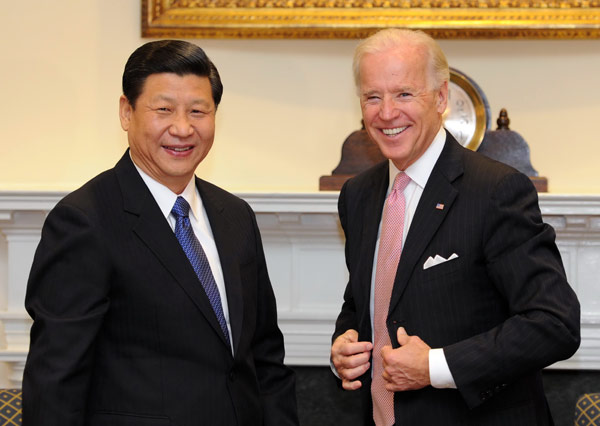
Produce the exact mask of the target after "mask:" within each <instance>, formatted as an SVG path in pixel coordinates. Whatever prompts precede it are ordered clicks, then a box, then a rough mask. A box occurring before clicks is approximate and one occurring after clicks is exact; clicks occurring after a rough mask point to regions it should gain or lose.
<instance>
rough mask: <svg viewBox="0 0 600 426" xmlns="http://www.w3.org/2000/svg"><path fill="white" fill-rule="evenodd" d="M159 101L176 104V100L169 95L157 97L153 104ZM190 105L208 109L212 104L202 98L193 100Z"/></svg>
mask: <svg viewBox="0 0 600 426" xmlns="http://www.w3.org/2000/svg"><path fill="white" fill-rule="evenodd" d="M157 101H165V102H175V99H173V98H172V97H170V96H167V95H160V94H159V95H156V96H155V97H154V98H153V99H152V102H157ZM190 105H204V106H207V107H210V106H211V104H210V102H209V101H207V100H206V99H202V98H197V99H193V100H192V102H190Z"/></svg>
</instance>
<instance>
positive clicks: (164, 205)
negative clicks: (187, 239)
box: [132, 160, 202, 220]
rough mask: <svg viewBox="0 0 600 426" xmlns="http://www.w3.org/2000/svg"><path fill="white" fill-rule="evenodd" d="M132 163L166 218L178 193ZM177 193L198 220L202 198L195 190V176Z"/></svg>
mask: <svg viewBox="0 0 600 426" xmlns="http://www.w3.org/2000/svg"><path fill="white" fill-rule="evenodd" d="M132 161H133V160H132ZM133 165H134V166H135V168H136V169H137V171H138V173H139V174H140V176H141V177H142V179H143V180H144V183H145V184H146V186H147V187H148V189H149V190H150V193H151V194H152V196H153V197H154V199H155V200H156V203H157V204H158V207H159V208H160V211H161V212H162V213H163V215H164V216H165V217H166V218H168V217H169V215H170V214H171V210H172V209H173V205H175V200H177V197H178V195H177V194H175V193H174V192H173V191H171V190H170V189H169V188H167V187H166V186H165V185H163V184H162V183H160V182H158V181H157V180H155V179H153V178H151V177H150V176H149V175H148V174H147V173H145V172H144V171H143V170H142V169H140V168H139V167H138V166H137V164H135V163H133ZM179 195H181V196H182V197H183V198H185V201H187V202H188V204H189V205H190V210H191V212H192V214H193V215H194V218H195V219H196V220H200V219H199V218H200V217H202V216H201V214H202V200H201V199H200V196H199V194H198V191H197V190H196V177H195V176H192V178H191V179H190V181H189V182H188V184H187V186H186V187H185V189H184V190H183V192H182V193H181V194H179Z"/></svg>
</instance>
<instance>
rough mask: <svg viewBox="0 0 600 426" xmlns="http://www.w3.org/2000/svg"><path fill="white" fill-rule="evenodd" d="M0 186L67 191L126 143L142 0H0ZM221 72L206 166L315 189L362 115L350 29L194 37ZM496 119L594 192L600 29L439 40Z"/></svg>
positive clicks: (214, 174) (567, 189)
mask: <svg viewBox="0 0 600 426" xmlns="http://www.w3.org/2000/svg"><path fill="white" fill-rule="evenodd" d="M0 8H1V10H2V14H3V18H4V19H3V25H2V26H0V53H1V55H2V67H0V93H2V98H3V99H2V102H0V117H1V118H0V120H1V123H2V125H1V126H0V137H1V140H0V144H1V145H0V146H1V151H0V190H70V189H73V188H75V187H77V186H79V185H80V184H82V183H83V182H84V181H86V180H87V179H89V178H91V177H92V176H94V175H96V174H97V173H99V172H100V171H102V170H104V169H106V168H108V167H111V166H112V165H113V164H114V163H115V162H116V161H117V160H118V158H119V157H120V155H121V154H122V152H123V151H124V149H125V147H126V138H125V135H124V133H123V132H122V131H121V129H120V126H119V122H118V117H117V105H118V97H119V95H120V78H121V73H122V70H123V66H124V64H125V61H126V59H127V57H128V56H129V54H130V53H131V52H132V51H133V50H134V49H135V48H136V47H138V46H139V45H140V44H142V43H144V42H145V41H147V40H145V39H142V38H141V37H140V32H141V30H140V13H141V12H140V10H141V7H140V0H86V1H80V0H58V1H49V0H37V1H21V2H17V1H9V0H0ZM196 42H197V43H198V44H199V45H201V46H202V47H203V48H205V50H206V51H207V53H208V54H209V56H210V57H211V58H212V59H213V61H214V62H215V64H216V65H217V67H218V68H219V71H220V73H221V76H222V79H223V81H224V84H225V93H224V98H223V103H222V105H221V107H220V109H219V113H218V114H217V138H216V142H215V146H214V148H213V151H212V152H211V154H210V155H209V157H208V158H207V159H206V160H205V162H204V163H203V164H201V166H200V168H199V170H198V172H199V174H200V175H202V176H203V177H205V178H207V179H209V180H211V181H213V182H215V183H216V184H218V185H221V186H223V187H225V188H227V189H229V190H232V191H236V192H240V191H272V192H289V191H314V190H317V189H318V179H319V176H321V175H326V174H329V173H330V172H331V170H332V169H333V168H334V167H335V166H336V165H337V163H338V161H339V155H340V148H341V144H342V142H343V140H344V139H345V137H346V136H347V135H348V134H349V133H350V132H351V131H353V130H355V129H357V128H358V127H359V123H360V111H359V108H358V102H357V100H356V98H355V96H354V89H353V86H352V79H351V72H350V64H351V57H352V51H353V48H354V45H355V44H356V40H196ZM441 44H442V47H443V48H444V50H445V51H446V53H447V56H448V58H449V61H450V64H451V65H452V66H454V67H456V68H458V69H460V70H461V71H463V72H465V73H467V74H468V75H470V76H471V77H472V78H474V79H475V80H476V81H477V82H478V83H479V85H480V86H481V87H482V88H483V90H484V91H485V93H486V94H487V97H488V99H489V101H490V106H491V110H492V114H493V116H494V120H495V117H496V116H497V114H498V111H499V110H500V108H503V107H504V108H507V109H508V112H509V115H510V118H511V128H512V129H513V130H516V131H518V132H519V133H521V135H523V137H524V138H525V139H526V140H527V141H528V142H529V145H530V148H531V152H532V160H533V165H534V167H535V168H536V169H537V170H538V171H539V172H540V174H541V175H543V176H547V177H548V178H549V186H550V191H551V192H555V193H597V192H600V168H599V167H598V165H597V164H598V159H600V143H599V142H600V137H599V136H598V134H599V133H598V130H597V125H596V123H597V121H598V120H599V117H600V85H599V84H598V70H599V69H600V40H533V41H523V40H467V41H461V40H442V41H441Z"/></svg>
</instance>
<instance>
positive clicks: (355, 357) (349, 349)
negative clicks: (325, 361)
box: [331, 330, 373, 390]
mask: <svg viewBox="0 0 600 426" xmlns="http://www.w3.org/2000/svg"><path fill="white" fill-rule="evenodd" d="M372 349H373V344H372V343H371V342H359V341H358V332H357V331H356V330H348V331H346V332H345V333H344V334H342V335H340V336H338V337H337V339H335V341H334V342H333V345H332V346H331V360H332V362H333V365H334V367H335V369H336V371H337V373H338V375H339V376H340V378H341V379H342V387H343V388H344V389H346V390H356V389H358V388H360V387H361V386H362V383H361V382H360V381H359V380H354V379H356V378H357V377H360V376H362V375H363V374H364V373H365V372H366V371H367V370H368V369H369V367H370V365H371V364H370V363H369V359H370V358H371V350H372Z"/></svg>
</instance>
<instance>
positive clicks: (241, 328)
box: [23, 40, 298, 426]
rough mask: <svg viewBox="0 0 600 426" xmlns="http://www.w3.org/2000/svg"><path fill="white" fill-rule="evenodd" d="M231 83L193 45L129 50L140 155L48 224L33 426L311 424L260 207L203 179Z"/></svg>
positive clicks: (123, 110)
mask: <svg viewBox="0 0 600 426" xmlns="http://www.w3.org/2000/svg"><path fill="white" fill-rule="evenodd" d="M222 92H223V86H222V84H221V80H220V77H219V74H218V72H217V69H216V68H215V66H214V65H213V63H212V62H211V61H210V60H209V58H208V57H207V56H206V54H205V53H204V51H203V50H202V49H201V48H199V47H198V46H195V45H193V44H191V43H188V42H184V41H174V40H166V41H155V42H150V43H147V44H145V45H143V46H141V47H140V48H139V49H137V50H136V51H135V52H134V53H133V54H132V55H131V56H130V58H129V60H128V62H127V64H126V66H125V72H124V74H123V95H122V96H121V98H120V106H119V115H120V120H121V126H122V127H123V129H124V130H125V131H126V132H127V134H128V141H129V150H128V151H127V152H126V153H125V155H124V156H123V157H122V158H121V160H120V161H119V162H118V163H117V165H116V166H115V167H114V168H113V169H111V170H108V171H106V172H104V173H102V174H100V175H99V176H97V177H95V178H94V179H92V180H91V181H90V182H88V183H86V184H85V185H84V186H83V187H81V188H80V189H78V190H76V191H75V192H73V193H71V194H69V195H67V196H66V197H65V198H64V199H63V200H61V201H60V202H59V203H58V205H57V206H56V207H55V208H54V209H53V210H52V211H51V212H50V214H49V215H48V218H47V220H46V223H45V224H44V227H43V230H42V238H41V241H40V244H39V247H38V249H37V252H36V255H35V259H34V262H33V266H32V269H31V274H30V278H29V283H28V287H27V295H26V302H25V305H26V308H27V310H28V312H29V314H30V315H31V317H32V318H33V320H34V323H33V327H32V329H31V346H30V351H29V355H28V358H27V363H26V367H25V374H24V380H23V419H24V424H27V425H29V426H75V425H77V426H82V425H90V426H98V425H111V426H124V425H127V426H134V425H140V426H141V425H153V426H158V425H178V426H188V425H189V426H192V425H194V426H197V425H211V426H213V425H214V426H217V425H224V426H225V425H227V426H229V425H239V426H242V425H273V426H285V425H297V424H298V420H297V413H296V400H295V381H294V376H293V373H292V371H291V370H290V369H288V368H287V367H286V366H285V365H284V364H283V358H284V347H283V337H282V334H281V332H280V330H279V328H278V326H277V312H276V306H275V298H274V294H273V290H272V287H271V283H270V281H269V276H268V273H267V268H266V264H265V258H264V253H263V248H262V242H261V238H260V234H259V230H258V227H257V224H256V220H255V217H254V213H253V212H252V210H251V209H250V207H249V206H248V204H247V203H246V202H244V201H243V200H241V199H239V198H237V197H235V196H233V195H231V194H229V193H227V192H226V191H224V190H222V189H220V188H218V187H216V186H214V185H212V184H210V183H208V182H206V181H204V180H202V179H199V178H197V177H195V176H194V172H195V170H196V167H197V166H198V164H199V163H200V162H201V161H202V160H203V159H204V158H205V157H206V155H207V154H208V152H209V150H210V148H211V146H212V143H213V139H214V131H215V113H216V110H217V106H218V105H219V102H220V100H221V95H222Z"/></svg>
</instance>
